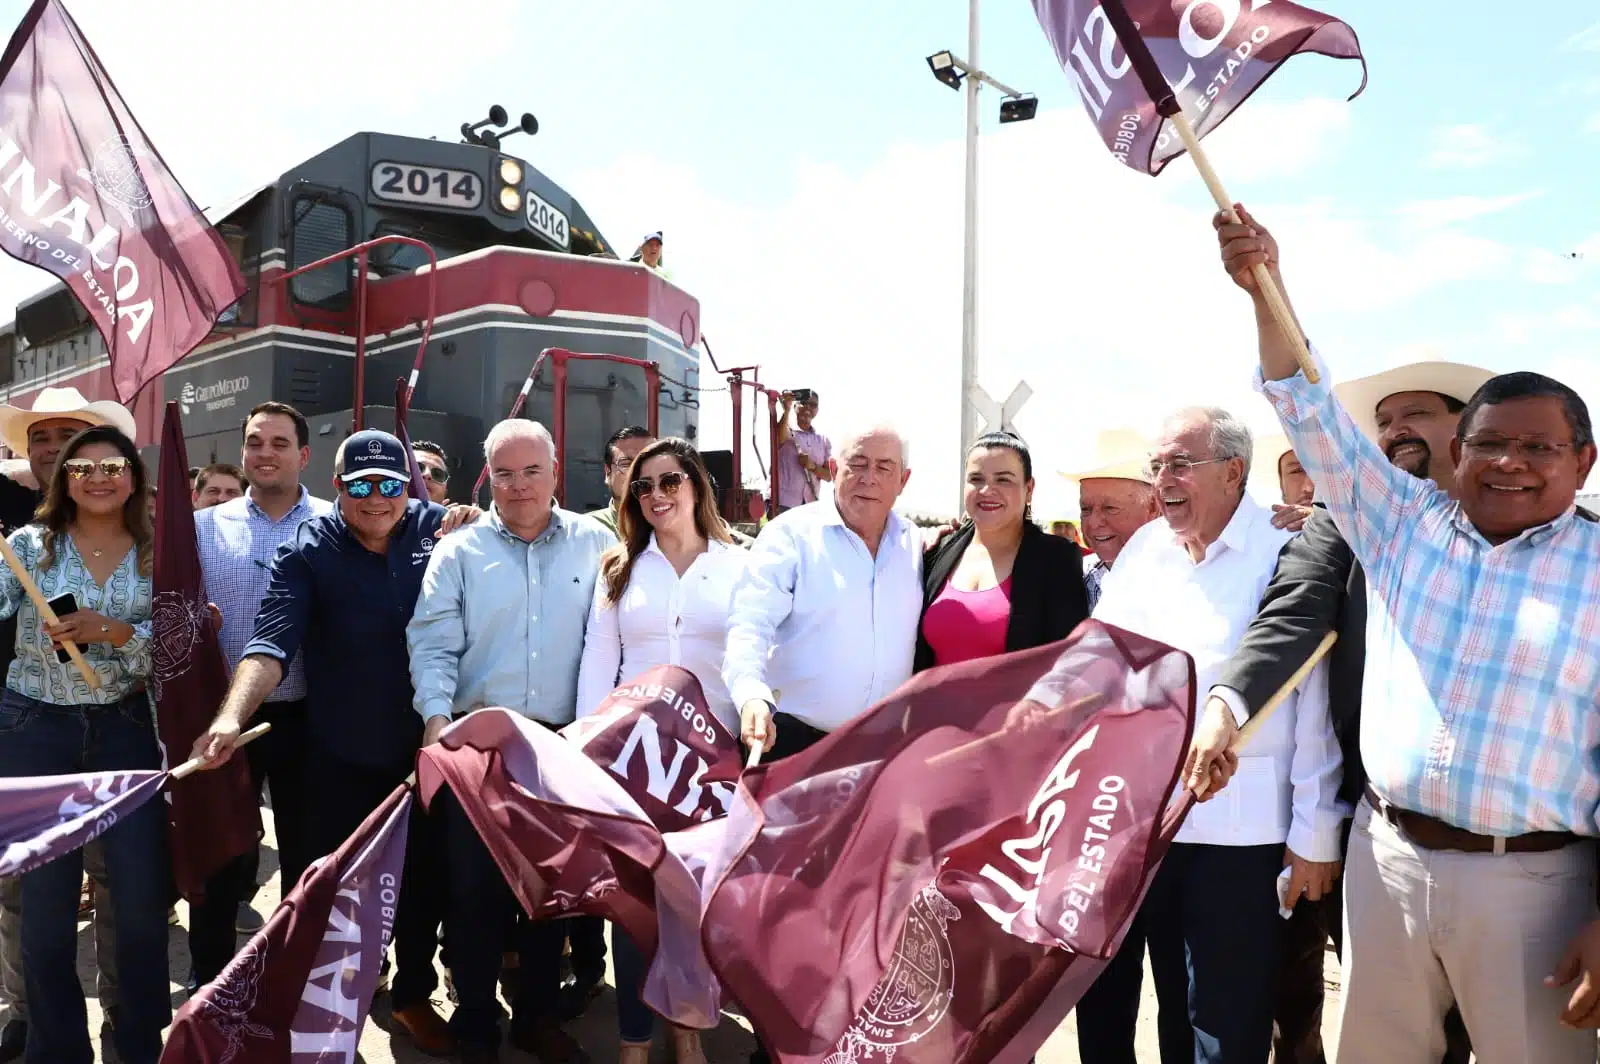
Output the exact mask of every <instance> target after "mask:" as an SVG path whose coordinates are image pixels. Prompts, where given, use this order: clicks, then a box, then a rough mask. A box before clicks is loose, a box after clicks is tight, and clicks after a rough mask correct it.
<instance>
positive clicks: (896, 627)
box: [723, 425, 922, 756]
mask: <svg viewBox="0 0 1600 1064" xmlns="http://www.w3.org/2000/svg"><path fill="white" fill-rule="evenodd" d="M907 454H908V451H907V447H906V442H905V438H904V437H903V436H902V435H901V434H900V433H899V432H898V431H897V430H895V429H893V428H891V427H888V426H883V425H880V426H875V427H871V428H868V429H866V430H864V431H861V432H856V433H854V434H852V435H851V436H849V437H848V438H847V439H846V440H845V443H844V445H843V446H842V447H840V449H839V454H838V456H837V457H836V458H831V459H829V468H830V470H831V471H832V473H833V475H834V478H835V479H834V484H835V489H834V494H833V498H832V499H831V500H829V499H824V500H822V501H820V502H818V503H815V504H813V505H810V506H801V507H796V508H795V509H793V510H788V511H786V512H784V513H783V514H781V515H780V516H778V517H777V518H776V519H774V520H773V521H771V522H770V523H769V524H768V525H767V526H766V528H764V529H762V530H761V535H760V536H759V537H757V539H756V543H755V547H754V548H753V549H752V557H751V560H750V567H749V569H748V570H747V572H746V574H745V576H744V577H743V578H741V580H740V582H739V584H738V586H737V587H736V588H735V589H734V595H733V611H732V615H731V616H730V618H729V621H728V648H727V653H726V657H725V659H724V662H723V676H724V678H725V679H726V680H727V683H728V690H729V693H730V694H732V696H733V701H734V704H735V705H737V706H739V707H740V709H739V723H740V731H741V738H743V739H744V741H745V742H746V743H750V744H752V745H756V744H760V745H762V746H764V747H765V748H766V749H767V750H768V751H770V752H772V753H773V754H775V755H776V756H786V755H788V754H792V753H795V752H797V751H799V750H802V749H804V748H805V747H807V746H809V745H811V743H813V742H815V741H816V740H817V739H818V738H820V737H821V736H822V735H823V734H825V733H827V732H829V731H832V730H833V729H834V728H837V727H838V726H839V725H841V724H843V723H844V722H845V721H847V720H849V719H850V718H851V717H853V716H855V715H856V714H858V713H860V712H861V711H862V710H864V709H866V708H867V707H868V706H870V705H872V704H873V703H875V702H877V701H879V700H880V699H882V698H883V697H884V696H885V695H887V694H889V692H891V691H893V690H894V689H895V688H896V687H898V686H900V684H902V683H904V682H905V681H906V679H907V678H908V677H910V675H911V665H912V655H913V652H914V650H915V647H916V636H917V621H918V619H919V617H920V615H921V611H922V583H921V578H922V542H921V538H920V536H919V535H918V533H917V530H916V528H915V526H913V525H912V524H911V523H910V522H909V521H907V520H905V519H904V518H902V517H901V516H900V515H899V514H896V513H895V512H894V504H895V501H896V500H897V499H899V497H900V492H901V491H903V490H904V489H905V485H906V481H907V480H908V479H910V477H911V467H910V465H909V462H908V457H907ZM775 690H776V691H779V692H781V693H782V699H783V712H782V713H776V709H777V701H778V697H777V696H776V695H775V694H774V691H775ZM775 713H776V718H774V714H775Z"/></svg>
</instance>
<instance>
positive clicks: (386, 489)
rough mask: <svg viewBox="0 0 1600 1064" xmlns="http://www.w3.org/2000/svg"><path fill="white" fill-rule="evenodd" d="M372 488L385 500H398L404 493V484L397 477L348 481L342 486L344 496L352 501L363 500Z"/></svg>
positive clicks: (370, 492)
mask: <svg viewBox="0 0 1600 1064" xmlns="http://www.w3.org/2000/svg"><path fill="white" fill-rule="evenodd" d="M373 488H377V489H378V494H379V495H382V496H383V497H384V498H385V499H398V498H399V497H400V496H402V495H404V494H405V493H406V482H405V481H403V480H401V479H400V478H399V477H384V478H383V479H382V480H350V481H346V482H345V485H344V491H345V494H346V495H348V496H350V497H351V498H352V499H365V498H366V497H367V496H369V495H371V494H372V489H373Z"/></svg>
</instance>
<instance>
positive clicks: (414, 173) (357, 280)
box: [0, 106, 737, 511]
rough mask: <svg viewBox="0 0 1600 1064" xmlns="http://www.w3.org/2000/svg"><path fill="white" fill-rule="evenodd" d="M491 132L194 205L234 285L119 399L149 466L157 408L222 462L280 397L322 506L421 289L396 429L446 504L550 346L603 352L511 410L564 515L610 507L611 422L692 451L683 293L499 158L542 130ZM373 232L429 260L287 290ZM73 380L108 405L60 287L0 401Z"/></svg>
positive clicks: (314, 278) (690, 350)
mask: <svg viewBox="0 0 1600 1064" xmlns="http://www.w3.org/2000/svg"><path fill="white" fill-rule="evenodd" d="M505 124H506V114H505V112H504V110H503V109H501V108H499V107H498V106H497V107H495V108H494V109H492V110H491V112H490V116H489V120H488V121H487V122H479V123H476V124H465V125H463V126H462V136H463V142H461V143H449V142H445V141H439V140H431V139H423V138H419V137H408V136H395V135H391V134H387V133H357V134H355V135H354V136H351V137H349V138H347V139H345V140H343V141H341V142H339V143H338V144H335V145H333V146H332V147H330V148H328V149H327V150H325V151H322V152H320V153H318V154H317V155H315V156H313V157H311V158H310V159H307V160H305V161H304V162H302V163H300V164H298V165H296V166H294V167H292V168H290V169H289V170H287V171H285V172H284V173H283V174H282V175H281V176H280V177H278V178H277V179H276V180H274V181H271V182H269V183H267V184H264V185H262V186H260V187H259V188H256V189H254V190H252V191H251V192H249V193H248V194H246V195H244V196H241V197H240V198H239V199H237V200H235V201H233V202H231V203H228V204H225V205H223V206H221V207H219V208H213V209H211V210H208V211H207V212H206V216H207V218H208V219H209V220H210V221H211V223H212V224H213V225H215V226H216V227H217V230H218V231H219V232H220V233H221V234H222V236H223V238H224V240H225V241H226V243H227V245H228V247H229V248H230V250H231V251H232V253H233V255H234V256H235V258H236V260H237V262H238V264H239V266H240V269H241V270H242V271H243V273H244V275H245V277H246V279H247V281H248V283H249V288H248V291H247V292H246V294H245V295H244V297H243V298H242V299H241V300H240V301H239V302H238V303H236V304H235V305H234V306H233V307H231V308H229V310H228V311H227V312H226V313H224V315H223V316H222V318H221V319H220V320H219V321H218V323H217V325H216V328H215V329H214V330H213V332H212V334H211V335H210V336H209V337H207V339H206V341H205V343H203V344H202V345H201V346H199V347H198V348H196V349H195V350H194V351H193V352H192V353H191V354H190V355H189V356H188V357H187V358H185V359H184V360H183V361H181V362H179V363H178V364H177V365H176V366H174V367H173V368H172V369H171V370H169V371H168V372H167V373H165V374H164V375H163V376H162V378H161V380H160V381H159V383H158V384H152V385H151V386H150V387H147V388H146V389H145V390H144V391H143V392H142V393H140V395H139V396H137V397H136V398H135V400H134V401H133V403H132V404H130V405H131V406H132V408H133V412H134V417H135V420H136V421H137V423H138V426H139V439H138V440H137V442H138V443H139V444H140V446H141V448H142V449H144V450H145V452H146V457H147V459H148V460H150V461H151V466H150V468H152V469H153V468H155V465H154V449H155V448H154V445H155V444H156V443H157V441H158V440H159V438H160V431H161V424H160V422H161V416H162V410H163V407H164V404H165V402H166V401H167V400H176V401H177V402H178V403H179V404H180V410H181V412H182V415H183V425H184V434H185V437H186V442H187V446H188V452H189V456H190V460H191V461H193V462H195V463H197V464H202V463H205V462H208V461H236V460H237V459H238V455H239V444H240V425H241V422H242V420H243V418H244V415H245V413H246V412H247V411H248V410H249V409H250V408H251V407H253V406H255V405H256V404H257V403H261V402H264V401H267V400H278V401H280V402H285V403H290V404H292V405H293V406H295V407H296V408H297V409H299V410H300V411H301V412H303V413H304V414H305V415H306V417H307V419H308V420H309V421H310V424H311V464H310V467H309V468H308V469H307V471H306V473H305V476H304V480H305V482H306V483H307V485H308V486H309V487H310V488H311V490H312V491H313V492H316V493H318V494H324V495H326V494H327V493H328V492H329V491H331V485H330V478H331V477H332V470H333V457H334V453H335V451H336V450H337V448H338V446H339V444H340V443H341V442H342V441H343V440H344V439H345V437H346V436H347V435H349V433H350V432H351V431H352V429H353V426H354V425H356V424H357V423H358V422H359V423H362V424H366V425H370V426H374V427H378V428H392V427H393V424H394V415H395V411H394V408H393V405H392V403H393V402H394V400H393V399H391V398H390V397H391V396H393V395H394V382H395V380H396V379H397V378H403V377H407V376H408V375H409V374H410V372H411V368H412V363H413V360H414V359H415V358H416V356H417V353H418V351H417V348H418V342H419V338H420V337H421V336H422V335H423V329H424V327H425V326H426V325H427V324H428V322H427V321H426V315H427V305H428V298H427V296H428V291H429V289H430V288H432V289H433V292H434V297H435V299H436V312H435V313H436V316H435V318H434V320H433V321H432V330H431V337H430V338H429V339H428V343H427V348H426V352H425V358H424V362H423V364H422V370H421V374H420V376H419V379H418V381H417V386H416V391H415V394H414V396H413V398H412V402H411V406H410V408H409V412H408V414H407V421H406V424H407V428H408V429H409V431H410V434H411V437H412V438H413V439H428V440H433V441H436V442H438V443H439V444H441V445H442V446H443V447H444V448H445V449H446V450H447V451H448V452H449V453H450V456H451V465H452V467H453V468H452V476H451V480H450V493H451V497H452V498H453V499H455V500H457V501H466V500H467V499H468V498H469V497H470V494H471V491H472V485H473V480H474V479H475V477H476V476H477V473H478V471H479V469H480V468H481V466H482V461H483V457H482V455H483V452H482V441H483V438H484V435H485V434H486V433H487V431H488V428H489V426H491V425H492V424H494V422H495V421H497V420H499V419H500V418H502V417H505V416H506V415H507V413H508V412H509V411H510V410H511V408H512V405H513V403H514V402H515V400H516V398H517V394H518V392H519V391H520V390H521V389H522V386H523V383H524V380H525V378H526V377H527V376H528V373H529V371H530V370H531V369H532V367H533V364H534V361H535V359H536V358H537V357H538V355H539V353H540V351H542V350H545V349H548V348H565V349H570V350H571V351H573V352H583V353H584V354H585V355H586V356H600V357H598V358H595V357H584V358H581V359H578V358H574V359H572V360H571V361H570V362H567V361H563V363H562V365H561V369H562V370H563V372H562V373H561V374H559V375H558V374H556V373H555V372H554V367H553V366H551V367H545V368H543V369H541V371H540V373H539V375H538V376H537V377H536V379H535V381H534V385H533V388H532V390H531V392H530V394H529V395H528V397H527V400H526V402H525V404H524V405H523V407H522V410H521V415H522V416H524V417H531V418H534V419H536V420H539V421H542V422H544V423H545V424H546V425H549V426H550V427H551V429H552V431H553V432H555V434H556V437H557V439H558V441H560V444H561V453H559V454H558V458H559V459H560V463H561V470H562V477H561V484H560V487H559V489H558V490H559V492H560V497H561V499H562V503H563V505H565V506H567V507H568V508H569V509H575V510H580V511H581V510H587V509H592V508H596V507H600V506H604V505H605V504H606V503H607V502H608V501H609V497H608V494H607V490H606V486H605V482H604V478H603V474H602V471H601V466H602V462H603V459H604V453H603V452H604V446H605V440H606V438H607V437H608V436H610V434H611V433H612V432H614V431H616V430H617V429H619V428H621V427H623V426H625V425H630V424H639V425H650V424H651V423H652V422H654V423H655V424H654V426H653V427H655V428H656V430H657V431H658V432H659V433H661V434H663V435H674V436H682V437H685V438H687V439H689V440H695V439H696V437H697V435H698V431H699V410H698V405H699V404H698V391H699V365H700V360H699V353H698V351H697V350H696V349H695V344H696V342H697V341H698V339H699V327H700V305H699V302H698V301H697V300H696V299H695V298H694V297H693V296H691V295H689V294H688V293H687V292H684V291H683V290H682V289H680V288H678V287H677V286H675V285H674V284H672V283H671V282H670V281H668V280H666V279H665V278H663V277H662V276H660V275H659V274H657V273H656V272H654V271H652V270H651V269H649V268H648V267H645V266H643V265H641V264H638V263H632V262H626V261H621V260H619V258H618V257H617V256H616V254H615V252H614V251H613V248H612V245H611V244H610V243H609V242H608V241H607V240H606V239H605V238H604V237H603V236H602V235H601V233H600V231H599V228H598V227H597V226H596V225H595V223H594V222H593V221H592V220H591V219H590V217H589V215H588V214H587V213H586V212H585V211H584V209H583V207H582V206H581V205H580V204H579V203H578V201H577V200H576V199H574V198H573V197H572V195H571V194H570V193H568V192H567V191H566V190H565V189H563V188H561V187H560V186H559V185H557V184H556V183H555V182H554V181H552V180H551V179H550V178H549V177H547V176H546V175H545V174H543V173H541V172H540V171H539V170H538V169H536V168H535V167H533V166H532V165H530V164H529V163H528V162H527V161H526V160H524V159H522V158H519V157H518V156H515V155H512V154H509V153H508V152H507V151H505V150H503V145H502V143H501V141H502V139H504V138H508V137H510V136H512V135H514V134H516V133H518V132H523V133H528V134H532V133H534V132H536V131H537V128H538V126H537V122H535V121H534V119H533V116H531V115H524V116H523V118H522V121H521V123H520V128H513V129H510V130H508V131H503V132H498V133H497V132H495V131H494V130H492V129H489V128H487V127H490V126H504V125H505ZM389 235H399V236H405V237H410V238H413V239H415V240H420V241H423V242H425V243H426V244H427V245H428V246H429V247H431V248H432V249H433V252H434V254H435V256H436V257H437V259H438V260H439V264H438V267H437V270H433V269H431V268H430V267H429V265H428V257H427V254H426V250H425V249H419V248H418V247H417V246H415V245H413V244H410V243H398V242H396V243H389V244H383V245H380V246H377V247H374V248H372V249H371V250H370V251H368V252H367V253H366V254H365V255H363V256H361V258H362V259H364V261H365V263H366V268H365V270H361V269H358V267H357V266H356V262H357V261H360V260H358V259H356V258H354V257H352V258H347V259H344V260H343V261H339V262H333V263H330V264H329V265H326V266H322V267H320V268H318V269H315V270H311V271H308V272H305V273H302V274H299V275H298V276H294V277H292V278H288V279H287V280H285V277H284V275H286V274H288V273H290V272H292V271H294V270H296V269H299V268H301V267H304V266H307V265H310V264H312V263H315V262H318V261H319V260H322V259H324V258H327V257H328V256H331V255H336V254H339V253H340V252H343V251H346V250H348V249H351V248H355V247H357V246H358V245H361V244H363V243H365V242H367V241H371V240H374V239H377V238H380V237H384V236H389ZM430 275H431V276H430ZM363 321H364V322H365V327H364V328H362V327H361V325H360V324H359V323H361V322H363ZM358 334H362V335H358ZM358 355H360V356H361V357H360V359H359V361H360V363H361V364H362V366H363V367H364V373H362V374H360V375H359V376H360V377H364V378H365V381H366V386H365V388H364V389H363V388H361V387H360V386H359V385H358V383H357V382H358V373H357V364H358ZM607 356H616V360H614V361H613V360H612V359H611V358H609V357H607ZM652 363H653V364H654V366H655V369H656V371H658V372H659V375H660V380H659V391H658V393H657V396H656V400H657V410H656V411H655V413H656V415H657V416H656V417H655V418H652V417H650V413H651V411H649V410H648V409H647V404H648V400H649V398H650V393H651V392H652V391H655V389H653V388H651V387H650V386H649V385H650V384H651V383H652V382H650V381H649V380H648V377H650V376H652V375H653V374H652V373H651V366H650V364H652ZM558 376H559V377H560V378H563V379H564V380H563V382H562V383H564V386H565V394H564V396H563V397H562V398H563V401H562V402H559V403H558V402H557V398H556V393H555V388H556V387H557V381H558ZM68 385H70V386H72V387H75V388H77V389H78V390H79V391H81V392H82V393H83V394H84V395H85V396H87V397H88V398H90V399H114V398H115V397H116V396H115V393H114V392H113V390H112V384H111V374H110V368H109V363H108V362H107V359H106V353H105V345H104V343H103V341H102V340H101V338H100V336H99V333H98V332H97V331H96V330H95V328H94V326H93V325H92V323H91V322H90V321H89V319H88V316H87V315H86V314H85V313H84V311H83V309H82V308H81V307H80V306H79V305H78V303H77V300H76V299H75V298H74V297H73V295H72V294H71V292H69V291H68V290H67V289H66V288H65V287H64V286H62V285H59V284H57V285H54V286H52V287H51V288H49V289H47V290H46V291H44V292H42V293H40V294H38V295H36V296H34V297H32V298H30V299H28V300H26V301H24V302H23V303H21V304H20V305H19V306H18V307H17V313H16V319H15V321H14V322H13V323H12V324H10V325H8V326H6V327H5V328H4V329H0V402H7V403H14V404H18V405H31V403H32V401H33V399H34V397H35V395H36V393H37V392H38V391H39V390H40V389H41V388H43V387H46V386H56V387H61V386H68ZM374 399H378V400H379V402H377V403H374V402H373V400H374ZM358 406H359V409H358ZM558 412H559V414H560V415H561V417H562V421H563V424H560V425H557V424H556V423H555V418H556V417H557V415H558ZM736 490H737V489H736Z"/></svg>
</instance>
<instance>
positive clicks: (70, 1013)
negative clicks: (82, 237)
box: [0, 425, 171, 1064]
mask: <svg viewBox="0 0 1600 1064" xmlns="http://www.w3.org/2000/svg"><path fill="white" fill-rule="evenodd" d="M149 493H150V492H149V484H148V481H147V478H146V476H145V470H144V465H143V463H142V462H141V461H140V460H139V452H138V450H136V449H135V447H134V445H133V441H132V440H130V439H128V437H126V436H124V435H123V434H122V433H121V432H119V431H118V430H117V429H115V428H112V427H110V426H107V425H97V426H94V427H92V428H88V429H85V430H84V431H82V432H80V433H79V434H78V435H76V436H74V437H73V438H72V439H71V441H69V442H68V443H67V445H66V446H65V447H64V448H63V449H62V451H61V456H60V458H59V460H58V461H57V463H56V468H55V473H54V475H53V476H52V477H51V479H50V484H49V486H48V488H47V489H46V492H45V498H44V502H43V504H41V505H40V507H39V510H38V513H36V514H35V515H34V523H33V524H31V525H28V526H26V527H24V528H21V529H19V530H18V531H16V532H13V533H12V534H11V536H10V537H9V542H10V543H11V547H12V549H13V550H14V551H15V552H16V554H17V557H18V559H19V560H20V561H21V562H22V565H23V567H24V568H26V569H27V570H28V573H29V574H30V575H31V576H32V577H33V579H34V582H35V583H37V584H38V585H39V590H40V591H42V592H43V593H44V597H45V598H46V599H48V600H51V602H52V606H53V608H54V610H55V612H56V613H57V615H58V616H59V618H60V623H59V624H56V625H47V624H44V623H43V622H42V621H41V619H40V617H39V612H38V610H37V609H36V608H35V607H34V605H33V603H32V602H31V601H30V600H29V599H28V598H27V596H26V595H24V594H23V591H22V585H21V583H20V582H19V581H18V580H17V578H16V576H15V575H14V574H13V573H12V572H11V570H10V568H9V567H8V566H4V565H0V618H5V617H9V616H11V614H13V613H15V614H16V615H17V622H18V623H17V644H16V651H17V656H16V660H15V661H13V662H12V664H11V668H10V671H9V673H8V674H7V676H6V686H5V691H4V694H3V695H0V776H50V775H60V774H67V773H82V772H105V773H115V772H118V771H126V770H134V769H155V768H160V767H161V752H160V750H159V748H158V747H157V745H156V735H155V722H154V720H153V718H152V714H151V709H150V702H149V700H148V699H147V698H146V697H145V694H144V690H143V684H144V681H145V680H146V679H147V678H148V677H149V675H150V663H151V623H150V615H151V587H150V568H151V556H152V553H153V549H154V539H155V537H154V534H153V532H152V529H151V522H150V512H149V509H148V497H149ZM68 596H70V597H71V599H72V602H71V603H67V602H64V601H62V600H64V599H65V598H67V597H68ZM64 639H70V640H72V641H73V642H75V643H77V644H78V647H79V649H80V650H81V651H82V652H83V656H84V658H85V659H86V660H87V662H88V663H89V666H90V667H91V668H92V669H93V670H94V672H95V675H96V676H97V677H98V678H99V681H100V686H99V687H98V688H95V689H93V690H91V689H90V687H89V685H88V684H87V683H85V682H84V679H83V677H82V675H81V674H79V672H78V669H77V667H76V666H75V665H73V664H72V663H71V662H69V661H66V660H64V656H60V657H58V655H57V650H58V649H59V647H60V641H61V640H64ZM108 819H109V818H108ZM100 841H101V843H102V845H103V846H104V848H105V861H106V871H107V878H108V880H109V887H110V892H111V900H112V908H113V910H114V912H115V917H116V929H117V968H118V973H119V975H120V976H121V983H122V986H121V1004H120V1007H119V1010H118V1013H119V1014H118V1017H117V1023H116V1027H115V1031H114V1035H115V1039H116V1044H117V1049H118V1052H119V1055H120V1056H121V1058H122V1060H123V1061H124V1062H125V1064H156V1061H157V1059H158V1058H159V1057H160V1055H161V1029H162V1028H163V1027H164V1026H166V1024H167V1022H168V1020H169V1019H170V1018H171V1005H170V1003H169V1000H168V996H167V982H168V980H167V906H168V901H169V894H170V891H171V872H170V863H169V860H168V854H167V835H166V809H165V803H164V802H150V803H147V804H145V805H144V806H143V807H141V808H139V809H137V810H135V811H134V812H132V813H129V814H127V815H125V816H123V817H121V818H120V819H116V820H115V821H114V823H113V824H111V825H109V826H108V828H107V830H106V831H105V834H104V835H102V836H101V837H100ZM82 880H83V858H82V851H73V852H72V853H70V854H67V855H66V856H63V857H60V858H57V859H56V860H54V861H51V862H50V863H48V864H46V865H43V866H41V867H39V868H37V869H35V870H34V871H31V872H28V873H26V874H25V875H24V876H23V879H22V913H23V916H22V952H23V959H24V969H25V977H26V979H27V985H28V1011H29V1031H28V1055H27V1059H28V1060H30V1061H34V1060H38V1061H73V1062H76V1061H89V1060H92V1059H93V1055H92V1048H91V1045H90V1042H89V1029H88V1020H87V1017H86V1015H85V1011H84V1002H83V990H82V988H81V987H80V985H79V982H78V972H77V929H78V925H77V918H78V887H79V884H80V883H81V882H82Z"/></svg>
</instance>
